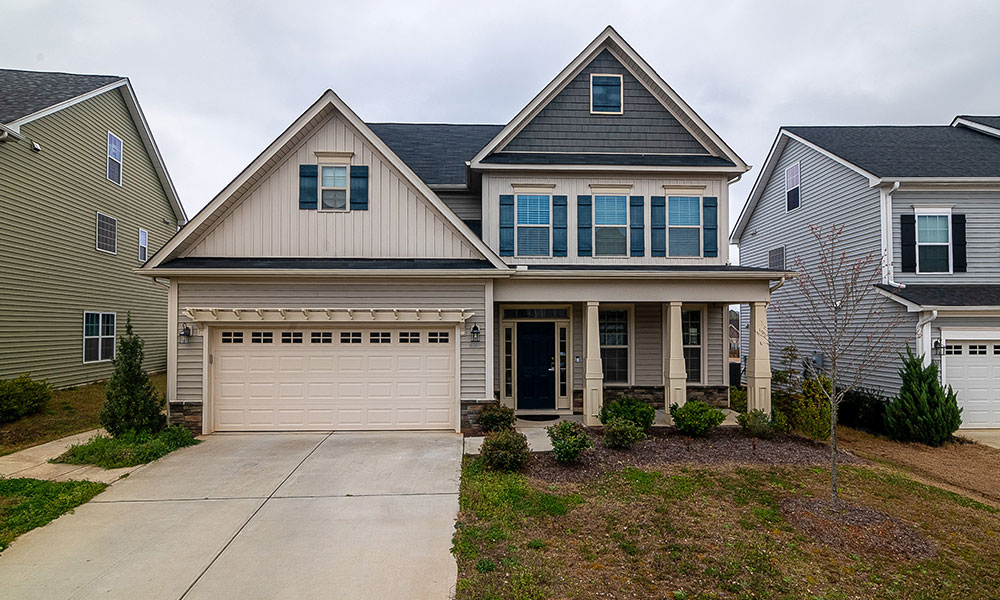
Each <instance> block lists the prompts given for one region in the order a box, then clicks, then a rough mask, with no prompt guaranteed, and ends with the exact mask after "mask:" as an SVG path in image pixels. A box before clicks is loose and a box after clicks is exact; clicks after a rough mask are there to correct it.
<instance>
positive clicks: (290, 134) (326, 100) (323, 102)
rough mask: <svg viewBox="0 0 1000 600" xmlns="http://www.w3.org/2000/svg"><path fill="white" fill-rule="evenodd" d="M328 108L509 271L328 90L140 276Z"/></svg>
mask: <svg viewBox="0 0 1000 600" xmlns="http://www.w3.org/2000/svg"><path fill="white" fill-rule="evenodd" d="M327 106H332V107H333V108H334V109H335V110H336V111H338V112H339V113H340V114H341V115H342V116H343V117H344V118H345V119H346V120H347V121H348V123H350V124H351V125H352V126H353V127H354V128H355V129H356V130H357V131H358V132H359V133H360V134H361V135H362V137H364V138H365V141H366V142H368V143H369V144H371V145H372V147H374V148H375V149H376V150H377V151H378V152H379V153H381V154H382V156H384V157H385V158H386V160H387V161H388V162H389V164H391V165H392V166H393V167H395V168H396V170H398V171H399V172H400V173H401V174H402V176H403V179H404V180H405V181H407V182H408V183H409V184H411V185H412V186H413V187H415V188H416V189H417V191H418V192H419V193H420V194H422V195H423V196H424V197H425V198H426V199H427V201H428V202H430V204H431V205H432V206H433V207H434V208H435V209H437V211H438V213H440V214H441V216H442V217H444V218H445V219H446V220H447V221H448V222H449V224H451V225H452V226H453V227H454V228H455V229H456V230H457V231H458V233H459V234H460V235H462V236H463V238H464V239H465V241H467V242H468V243H469V244H470V245H471V246H472V247H473V248H475V249H476V250H478V251H479V253H480V254H482V256H483V257H484V258H485V259H487V260H489V261H490V263H492V264H493V265H494V266H495V267H496V268H498V269H504V270H506V269H507V268H508V267H507V265H506V264H505V263H504V262H503V260H501V259H500V257H499V256H497V254H496V253H495V252H493V251H492V250H491V249H490V248H489V247H488V246H487V245H486V243H485V242H483V241H482V240H481V239H479V237H477V236H476V234H474V233H473V232H472V230H471V229H469V227H468V226H467V225H466V224H465V223H463V222H462V220H461V219H459V218H458V216H457V215H456V214H455V213H454V212H453V211H452V210H451V209H450V208H448V206H447V205H446V204H445V203H444V201H442V200H441V199H440V198H438V196H437V194H435V193H434V191H433V190H431V189H430V188H429V187H428V186H427V184H426V183H424V182H423V181H422V180H421V179H420V178H419V177H418V176H417V174H416V173H414V172H413V170H412V169H410V167H408V166H407V165H406V163H404V162H403V161H402V160H401V159H400V158H399V157H398V156H396V154H395V153H394V152H393V151H392V150H391V149H390V148H389V147H388V146H387V145H386V144H385V142H383V141H382V140H381V139H379V137H378V136H377V135H375V132H373V131H372V130H371V129H370V128H369V127H368V126H367V125H365V123H364V121H362V120H361V119H360V118H359V117H358V115H356V114H355V113H354V111H352V110H351V109H350V107H348V106H347V104H345V103H344V101H343V100H341V99H340V97H339V96H337V94H335V93H334V92H333V90H327V91H326V92H324V93H323V95H321V96H320V97H319V99H318V100H316V102H314V103H313V104H312V106H310V107H309V108H308V109H306V111H305V112H304V113H302V114H301V115H300V116H299V118H298V119H296V120H295V121H294V122H293V123H292V125H291V126H289V127H288V129H286V130H285V131H284V132H282V134H281V135H279V136H278V138H277V139H276V140H274V141H273V142H272V143H271V145H270V146H268V147H267V148H266V149H265V150H264V151H263V152H262V153H261V154H260V155H258V156H257V158H255V159H254V160H253V162H251V163H250V164H249V165H248V166H247V167H246V168H245V169H243V171H242V172H241V173H240V174H239V175H237V177H236V178H235V179H233V180H232V181H231V182H230V183H229V185H227V186H226V187H225V188H223V190H222V191H221V192H219V194H218V195H217V196H215V198H213V199H212V201H211V202H209V203H208V205H207V206H205V208H203V209H202V210H201V211H200V212H199V213H198V214H197V215H195V216H194V218H192V219H191V221H190V222H189V223H188V224H187V225H186V226H185V227H184V228H183V229H181V231H179V232H178V233H177V235H175V236H174V237H173V238H171V239H170V241H169V242H167V243H166V244H165V245H164V246H163V247H162V248H160V250H159V251H158V252H157V253H156V254H154V255H153V257H152V258H151V259H150V260H149V262H148V263H146V266H144V267H142V268H141V269H139V272H144V273H147V274H150V275H152V274H153V273H151V271H153V270H155V269H156V267H158V266H159V265H160V264H161V263H163V262H164V260H165V259H166V258H167V257H169V256H171V254H172V253H173V252H174V251H175V250H177V248H178V247H180V245H181V244H182V243H183V242H184V241H185V240H187V239H188V238H189V237H191V236H192V235H194V234H195V232H196V231H197V230H198V227H200V226H201V225H202V224H204V222H205V221H206V220H207V219H208V218H209V217H210V216H211V215H212V214H213V213H215V212H216V211H218V210H219V209H220V207H222V206H223V205H224V204H225V202H226V200H228V199H229V198H230V197H231V196H232V195H233V194H234V193H235V192H236V191H237V190H238V189H239V188H240V187H242V186H243V185H244V184H245V183H246V182H247V181H248V180H249V179H250V178H251V177H252V176H253V175H254V174H256V173H257V172H259V171H261V170H263V169H266V168H270V167H271V166H272V165H269V164H268V163H269V162H270V161H271V160H272V158H273V157H274V156H275V154H276V153H277V152H278V151H279V150H280V149H281V148H282V147H284V146H285V145H286V144H287V143H288V142H289V141H291V140H292V138H294V137H295V136H296V135H298V134H299V132H300V131H301V130H302V129H303V128H304V127H305V126H306V125H307V124H308V123H309V122H310V121H312V120H313V119H314V118H315V117H316V116H317V115H318V114H319V113H320V112H321V111H323V109H325V108H326V107H327Z"/></svg>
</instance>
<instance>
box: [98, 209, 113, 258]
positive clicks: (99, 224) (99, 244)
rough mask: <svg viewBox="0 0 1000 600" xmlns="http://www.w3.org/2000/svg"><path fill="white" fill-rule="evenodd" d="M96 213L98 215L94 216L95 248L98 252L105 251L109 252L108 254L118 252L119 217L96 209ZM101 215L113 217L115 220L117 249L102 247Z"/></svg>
mask: <svg viewBox="0 0 1000 600" xmlns="http://www.w3.org/2000/svg"><path fill="white" fill-rule="evenodd" d="M95 213H96V216H95V217H94V249H95V250H97V251H98V252H104V253H107V254H118V219H117V218H115V217H112V216H111V215H108V214H105V213H102V212H101V211H99V210H98V211H95ZM101 217H104V218H106V219H111V220H112V221H114V222H115V249H114V250H105V249H104V248H101V243H100V239H101Z"/></svg>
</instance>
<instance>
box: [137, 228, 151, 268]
mask: <svg viewBox="0 0 1000 600" xmlns="http://www.w3.org/2000/svg"><path fill="white" fill-rule="evenodd" d="M143 234H146V243H145V244H143V243H142V235H143ZM138 242H139V248H138V252H137V258H138V259H139V262H142V263H144V262H146V261H147V260H149V231H148V230H146V229H143V228H142V227H140V228H139V240H138ZM143 250H145V254H146V256H143Z"/></svg>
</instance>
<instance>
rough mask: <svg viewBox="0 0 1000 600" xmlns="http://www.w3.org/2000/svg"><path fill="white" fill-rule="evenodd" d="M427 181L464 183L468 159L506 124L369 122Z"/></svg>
mask: <svg viewBox="0 0 1000 600" xmlns="http://www.w3.org/2000/svg"><path fill="white" fill-rule="evenodd" d="M368 126H369V127H371V129H372V131H374V132H375V135H377V136H379V137H380V138H382V141H383V142H385V143H386V144H388V146H389V148H391V149H392V151H393V152H395V153H396V155H397V156H399V158H400V159H402V160H403V162H405V163H406V164H407V165H408V166H409V167H410V168H411V169H413V171H414V172H415V173H416V174H417V175H418V176H419V177H420V179H422V180H423V181H424V183H427V184H430V185H434V184H461V185H464V184H465V161H467V160H471V159H472V157H473V156H475V155H476V153H477V152H479V151H480V150H482V148H483V146H485V145H486V144H487V143H489V141H490V140H492V139H493V138H494V137H495V136H496V134H498V133H500V130H501V129H503V128H504V126H503V125H452V124H443V123H368Z"/></svg>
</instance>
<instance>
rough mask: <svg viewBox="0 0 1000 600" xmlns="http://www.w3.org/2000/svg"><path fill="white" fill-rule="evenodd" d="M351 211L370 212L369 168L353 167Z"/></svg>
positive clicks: (362, 166)
mask: <svg viewBox="0 0 1000 600" xmlns="http://www.w3.org/2000/svg"><path fill="white" fill-rule="evenodd" d="M351 210H368V167H367V166H364V165H359V166H356V167H351Z"/></svg>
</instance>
